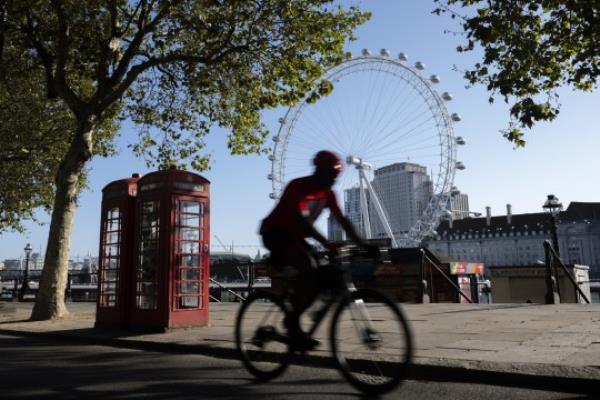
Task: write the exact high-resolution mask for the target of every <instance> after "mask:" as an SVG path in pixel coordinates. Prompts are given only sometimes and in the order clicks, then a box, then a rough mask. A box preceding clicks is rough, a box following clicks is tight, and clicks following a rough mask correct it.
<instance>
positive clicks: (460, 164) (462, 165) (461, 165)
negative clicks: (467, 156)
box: [456, 161, 467, 171]
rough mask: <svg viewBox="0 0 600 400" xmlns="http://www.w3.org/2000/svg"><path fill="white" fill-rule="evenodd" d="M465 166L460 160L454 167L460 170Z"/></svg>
mask: <svg viewBox="0 0 600 400" xmlns="http://www.w3.org/2000/svg"><path fill="white" fill-rule="evenodd" d="M465 168H467V167H465V164H463V163H462V162H461V161H457V162H456V169H459V170H461V171H462V170H463V169H465Z"/></svg>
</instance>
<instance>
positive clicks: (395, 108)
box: [373, 86, 410, 132]
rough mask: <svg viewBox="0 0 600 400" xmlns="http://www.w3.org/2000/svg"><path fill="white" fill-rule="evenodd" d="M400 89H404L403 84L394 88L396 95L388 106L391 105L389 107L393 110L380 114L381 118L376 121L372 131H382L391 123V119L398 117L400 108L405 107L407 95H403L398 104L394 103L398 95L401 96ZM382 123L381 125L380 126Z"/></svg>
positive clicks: (401, 91)
mask: <svg viewBox="0 0 600 400" xmlns="http://www.w3.org/2000/svg"><path fill="white" fill-rule="evenodd" d="M401 89H405V86H403V87H397V88H396V92H397V93H398V94H397V97H396V98H395V99H394V100H393V101H391V102H390V106H391V107H390V108H392V109H393V111H391V112H389V111H388V112H387V114H386V115H382V116H381V118H380V119H379V120H378V121H377V124H376V125H375V126H374V128H373V131H374V132H384V131H385V130H386V129H387V127H388V126H389V125H390V124H391V123H393V121H394V120H395V119H396V118H398V117H399V115H400V113H401V112H402V110H405V109H406V105H407V104H408V103H407V102H408V101H409V99H410V98H409V97H408V96H404V98H403V99H402V102H401V103H400V104H399V105H396V104H397V100H398V99H399V98H400V97H399V96H401V95H402V93H403V90H401ZM392 106H393V107H392ZM384 121H386V122H385V123H384ZM382 124H383V126H381V125H382Z"/></svg>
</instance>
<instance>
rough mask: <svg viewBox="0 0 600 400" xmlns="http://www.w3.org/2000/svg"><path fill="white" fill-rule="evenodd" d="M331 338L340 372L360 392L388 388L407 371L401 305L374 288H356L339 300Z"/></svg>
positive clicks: (408, 346)
mask: <svg viewBox="0 0 600 400" xmlns="http://www.w3.org/2000/svg"><path fill="white" fill-rule="evenodd" d="M330 341H331V349H332V351H333V355H334V357H335V360H336V362H337V364H338V367H339V369H340V371H341V373H342V375H343V376H344V377H345V378H346V379H347V380H348V382H350V384H352V385H353V386H354V387H356V388H357V389H359V390H361V391H362V392H365V393H368V394H382V393H386V392H389V391H390V390H392V389H394V388H395V387H397V386H398V385H399V384H400V383H401V382H402V380H404V379H406V377H407V375H408V368H409V366H410V363H411V360H412V338H411V333H410V328H409V326H408V323H407V321H406V318H405V317H404V315H403V313H402V311H401V310H400V308H399V307H398V306H397V305H396V304H395V303H394V302H392V301H391V300H390V299H388V298H387V297H386V296H384V295H383V294H381V293H379V292H377V291H374V290H369V289H361V290H358V291H356V292H353V293H351V296H350V298H348V299H346V300H345V301H342V302H341V303H340V304H339V306H338V307H337V308H336V310H335V313H334V315H333V319H332V322H331V331H330Z"/></svg>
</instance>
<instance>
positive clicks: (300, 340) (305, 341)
mask: <svg viewBox="0 0 600 400" xmlns="http://www.w3.org/2000/svg"><path fill="white" fill-rule="evenodd" d="M290 340H291V343H292V347H293V348H294V350H298V351H309V350H313V349H315V348H317V347H318V346H319V345H320V344H321V342H319V341H318V340H317V339H314V338H312V337H310V336H308V335H307V334H306V333H304V332H302V331H300V332H294V333H292V332H290Z"/></svg>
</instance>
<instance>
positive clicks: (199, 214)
mask: <svg viewBox="0 0 600 400" xmlns="http://www.w3.org/2000/svg"><path fill="white" fill-rule="evenodd" d="M175 211H176V214H177V215H176V218H175V221H176V222H175V223H176V225H177V226H176V227H175V241H176V244H175V252H176V254H175V260H176V262H175V268H177V271H176V274H175V282H174V299H173V308H174V309H175V310H181V309H197V308H200V307H201V306H202V302H201V298H202V296H201V295H202V270H201V267H202V248H203V235H202V233H203V212H204V207H203V204H202V203H201V202H199V201H192V200H176V204H175Z"/></svg>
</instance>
